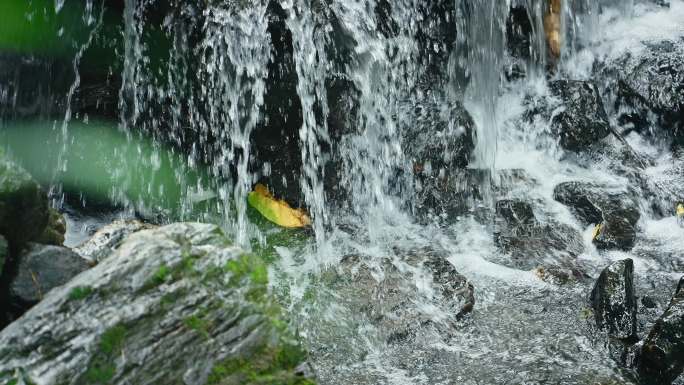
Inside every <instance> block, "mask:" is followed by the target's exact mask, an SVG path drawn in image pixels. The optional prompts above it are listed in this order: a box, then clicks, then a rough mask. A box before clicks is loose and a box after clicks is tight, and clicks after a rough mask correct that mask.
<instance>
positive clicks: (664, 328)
mask: <svg viewBox="0 0 684 385" xmlns="http://www.w3.org/2000/svg"><path fill="white" fill-rule="evenodd" d="M683 335H684V278H683V279H681V280H680V281H679V285H678V286H677V290H676V291H675V294H674V296H673V297H672V300H671V301H670V305H669V306H668V308H667V310H666V311H665V313H664V314H663V315H662V316H661V317H660V318H659V319H658V321H656V324H655V325H654V326H653V329H652V330H651V332H650V333H649V335H648V337H646V339H645V340H644V342H643V345H642V348H641V351H640V354H639V356H638V358H637V360H638V361H637V362H638V364H637V369H638V372H639V377H640V380H641V383H642V384H653V385H669V384H671V383H672V382H673V381H674V380H675V379H677V377H678V376H679V375H680V374H681V373H682V371H684V339H683V338H682V336H683Z"/></svg>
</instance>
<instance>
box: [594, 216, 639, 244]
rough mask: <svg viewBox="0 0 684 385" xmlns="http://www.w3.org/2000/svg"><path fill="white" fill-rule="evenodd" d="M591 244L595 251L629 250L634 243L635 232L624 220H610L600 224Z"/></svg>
mask: <svg viewBox="0 0 684 385" xmlns="http://www.w3.org/2000/svg"><path fill="white" fill-rule="evenodd" d="M593 242H594V245H596V248H597V249H602V250H605V249H618V250H631V249H632V248H633V247H634V243H635V242H636V230H635V229H634V226H633V225H632V224H630V223H629V222H628V221H627V220H626V219H624V218H611V219H608V220H606V221H604V222H603V223H601V227H600V228H599V229H598V234H597V235H596V237H595V238H594V239H593Z"/></svg>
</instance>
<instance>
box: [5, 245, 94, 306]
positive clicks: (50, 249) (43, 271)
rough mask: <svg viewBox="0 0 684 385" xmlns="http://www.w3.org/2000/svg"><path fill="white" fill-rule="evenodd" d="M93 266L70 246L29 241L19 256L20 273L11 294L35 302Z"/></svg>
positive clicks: (21, 299)
mask: <svg viewBox="0 0 684 385" xmlns="http://www.w3.org/2000/svg"><path fill="white" fill-rule="evenodd" d="M89 267H90V265H89V264H88V262H87V261H86V260H85V259H83V258H81V257H80V256H79V255H78V254H76V253H74V252H73V251H71V250H70V249H67V248H66V247H60V246H51V245H41V244H37V243H29V244H28V247H27V249H26V250H24V251H23V252H22V253H21V254H20V256H19V266H18V268H17V272H16V275H15V276H14V277H13V278H12V280H11V282H10V287H9V290H10V291H9V293H10V298H11V300H12V301H14V302H19V303H21V304H22V305H27V306H30V305H33V304H35V303H37V302H38V301H40V300H41V299H43V297H45V295H47V294H48V292H49V291H50V290H52V289H54V288H55V287H57V286H61V285H64V284H65V283H67V282H69V280H71V278H73V277H74V276H76V275H77V274H79V273H81V272H82V271H84V270H87V269H88V268H89Z"/></svg>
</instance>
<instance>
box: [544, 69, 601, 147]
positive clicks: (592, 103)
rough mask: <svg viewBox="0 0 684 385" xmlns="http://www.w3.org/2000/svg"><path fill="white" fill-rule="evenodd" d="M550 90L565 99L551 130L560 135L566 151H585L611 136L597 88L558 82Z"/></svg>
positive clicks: (561, 143)
mask: <svg viewBox="0 0 684 385" xmlns="http://www.w3.org/2000/svg"><path fill="white" fill-rule="evenodd" d="M549 87H550V89H551V93H552V94H553V95H554V96H556V97H558V98H560V100H561V108H560V109H559V110H558V112H556V113H555V114H554V116H553V118H552V120H551V129H552V130H553V131H555V133H556V134H557V135H558V137H559V143H560V146H561V147H562V148H564V149H565V150H568V151H573V152H581V151H584V150H586V149H588V148H589V147H590V146H592V145H594V144H596V143H598V141H599V140H601V139H603V138H605V137H606V136H608V135H609V134H610V124H609V122H608V115H607V114H606V111H605V109H604V107H603V101H602V100H601V95H600V94H599V91H598V88H596V85H594V84H593V83H591V82H586V81H578V80H556V81H553V82H551V83H550V84H549Z"/></svg>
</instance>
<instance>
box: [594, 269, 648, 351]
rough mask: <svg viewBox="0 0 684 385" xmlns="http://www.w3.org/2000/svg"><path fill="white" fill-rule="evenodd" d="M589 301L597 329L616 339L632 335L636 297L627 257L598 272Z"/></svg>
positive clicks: (629, 338)
mask: <svg viewBox="0 0 684 385" xmlns="http://www.w3.org/2000/svg"><path fill="white" fill-rule="evenodd" d="M590 301H591V306H592V308H593V310H594V320H595V321H596V326H597V327H598V328H599V329H601V330H603V331H605V332H606V333H608V335H609V336H611V337H613V338H616V339H620V340H626V341H628V340H632V339H635V338H636V329H637V318H636V315H637V299H636V297H635V294H634V262H633V261H632V260H631V259H625V260H622V261H617V262H613V263H611V264H610V265H609V266H608V267H606V268H605V269H604V270H603V271H602V272H601V275H600V276H599V278H598V280H596V283H595V284H594V288H593V289H592V291H591V296H590Z"/></svg>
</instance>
